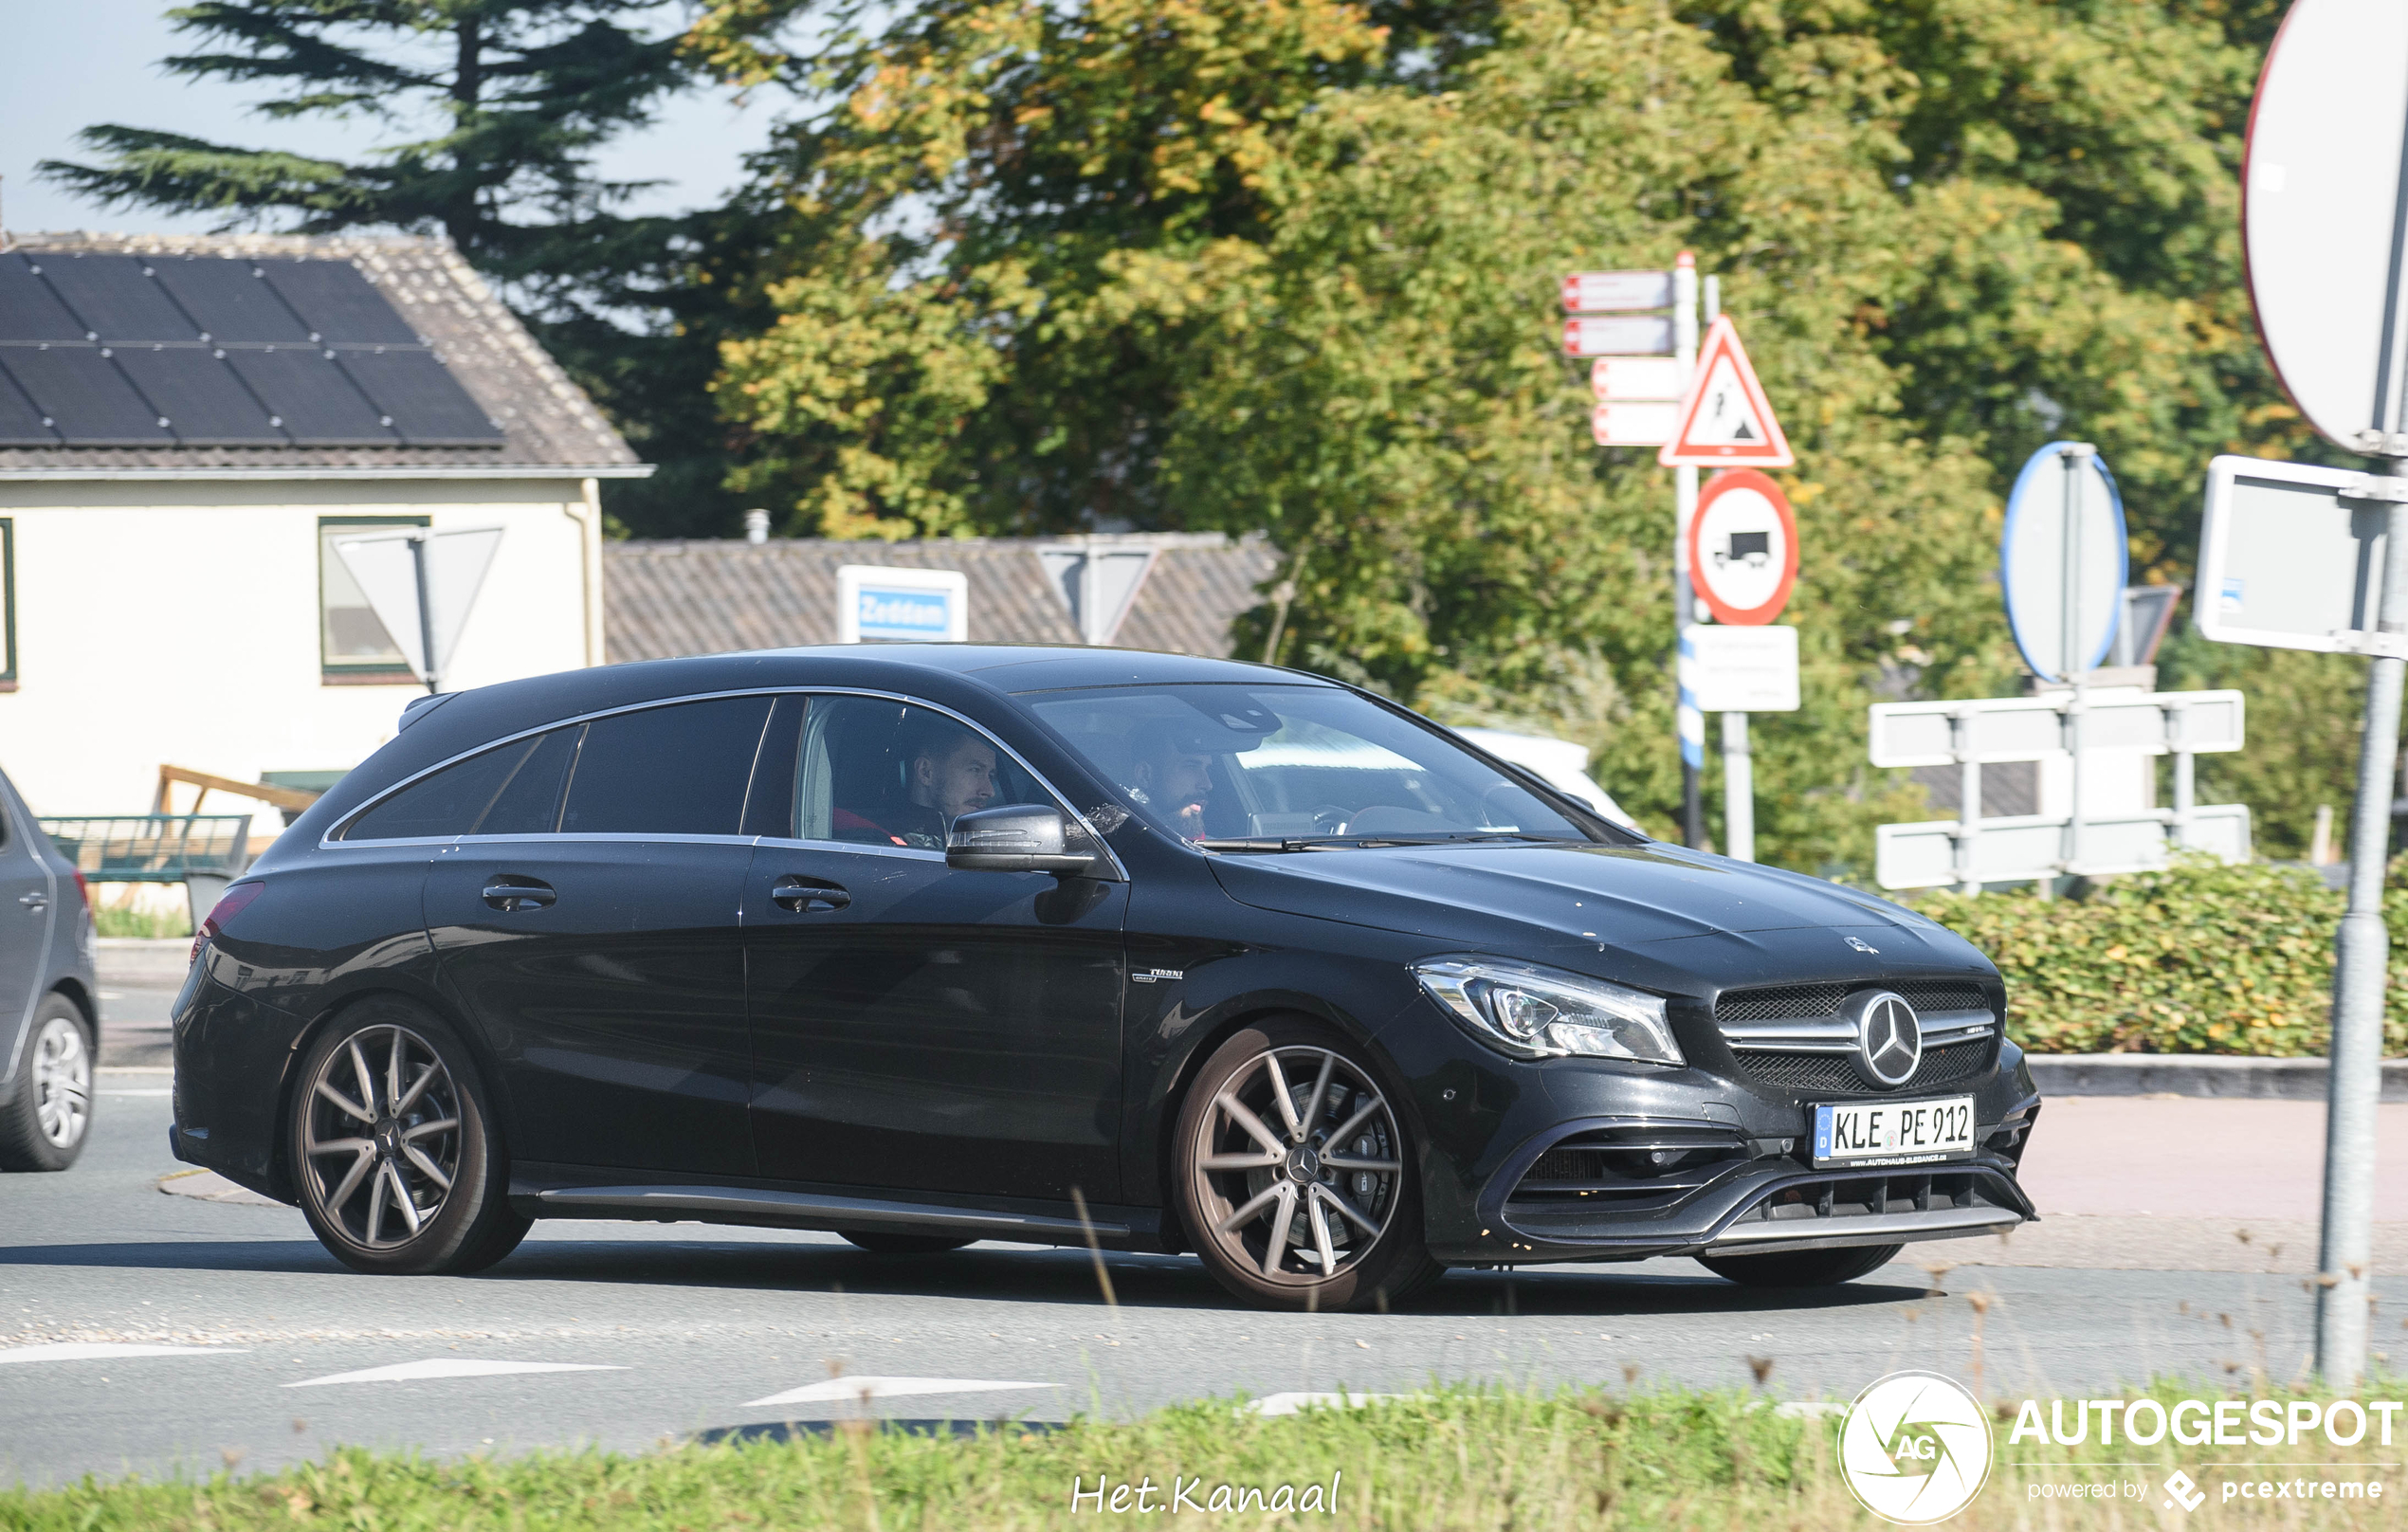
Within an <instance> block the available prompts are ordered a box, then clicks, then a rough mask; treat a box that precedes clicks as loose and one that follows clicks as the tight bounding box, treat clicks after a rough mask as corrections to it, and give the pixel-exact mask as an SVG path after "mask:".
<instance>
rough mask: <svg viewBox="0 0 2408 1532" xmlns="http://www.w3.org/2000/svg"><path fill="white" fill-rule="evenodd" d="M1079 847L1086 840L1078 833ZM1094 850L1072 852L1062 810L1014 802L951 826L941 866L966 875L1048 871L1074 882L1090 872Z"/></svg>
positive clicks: (970, 816) (1047, 805)
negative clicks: (943, 862)
mask: <svg viewBox="0 0 2408 1532" xmlns="http://www.w3.org/2000/svg"><path fill="white" fill-rule="evenodd" d="M1078 838H1079V840H1080V842H1081V843H1083V844H1084V843H1085V841H1086V835H1085V832H1084V831H1082V832H1081V833H1080V835H1079V837H1078ZM1095 863H1096V858H1095V855H1094V853H1093V852H1092V851H1083V850H1078V849H1074V848H1072V846H1071V844H1070V834H1069V830H1068V827H1067V825H1066V824H1065V823H1064V820H1063V817H1062V811H1061V810H1059V809H1056V808H1054V807H1053V806H1052V805H1050V804H1039V803H1013V804H1007V805H1005V806H1003V807H1002V808H999V809H980V810H979V811H977V812H976V813H966V814H963V815H962V816H961V817H960V818H958V819H957V820H955V821H954V822H953V833H952V834H950V835H948V836H946V837H945V866H949V867H955V868H958V869H960V870H962V871H965V872H1050V873H1052V874H1053V875H1054V876H1055V877H1057V878H1075V877H1077V876H1079V875H1080V874H1082V873H1085V872H1087V871H1090V870H1092V869H1093V867H1094V866H1095Z"/></svg>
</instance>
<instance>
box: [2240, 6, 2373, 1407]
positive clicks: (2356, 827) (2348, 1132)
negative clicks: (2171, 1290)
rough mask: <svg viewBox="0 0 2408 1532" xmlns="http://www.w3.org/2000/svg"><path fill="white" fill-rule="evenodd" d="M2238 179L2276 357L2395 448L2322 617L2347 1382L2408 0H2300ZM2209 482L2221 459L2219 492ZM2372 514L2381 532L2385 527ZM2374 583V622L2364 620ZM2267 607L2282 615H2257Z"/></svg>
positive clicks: (2248, 589)
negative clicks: (2341, 685)
mask: <svg viewBox="0 0 2408 1532" xmlns="http://www.w3.org/2000/svg"><path fill="white" fill-rule="evenodd" d="M2241 188H2242V205H2241V234H2242V243H2243V246H2244V253H2245V254H2246V256H2247V258H2248V269H2249V284H2250V301H2251V302H2252V304H2253V306H2254V307H2255V309H2256V312H2257V328H2258V336H2259V337H2260V339H2262V340H2263V341H2264V343H2265V346H2266V355H2267V357H2268V359H2269V360H2270V361H2271V362H2272V363H2273V365H2274V370H2275V372H2276V374H2277V375H2279V376H2280V377H2281V379H2282V382H2283V387H2284V388H2285V389H2286V390H2287V391H2288V392H2289V394H2290V396H2291V400H2292V402H2293V403H2295V404H2297V405H2298V406H2299V409H2300V412H2301V413H2302V414H2304V415H2306V416H2307V417H2308V422H2309V423H2310V424H2311V425H2313V426H2314V427H2315V428H2316V429H2318V430H2319V431H2321V432H2323V433H2324V434H2325V436H2326V437H2327V438H2328V439H2330V440H2331V441H2333V442H2334V443H2336V444H2338V445H2340V446H2342V447H2346V448H2348V449H2349V450H2351V451H2354V452H2362V453H2364V454H2366V455H2367V456H2369V457H2374V458H2379V459H2381V462H2382V472H2381V474H2379V475H2373V476H2368V477H2367V478H2365V479H2362V480H2361V481H2360V482H2358V483H2356V484H2355V485H2353V486H2350V491H2349V492H2348V493H2345V494H2344V495H2343V496H2341V497H2340V498H2341V499H2343V500H2345V501H2349V502H2356V503H2354V504H2352V506H2351V507H2350V510H2351V520H2352V537H2351V540H2352V541H2353V543H2354V544H2355V547H2354V548H2353V550H2352V552H2353V553H2354V554H2355V555H2356V559H2355V561H2354V562H2353V565H2352V567H2351V568H2350V570H2349V572H2348V575H2347V578H2348V579H2349V581H2350V583H2351V589H2352V606H2351V609H2350V610H2349V611H2326V612H2325V613H2324V614H2323V617H2322V619H2321V620H2323V621H2324V622H2326V624H2327V637H2328V638H2332V639H2335V640H2336V642H2335V644H2334V647H2339V644H2338V642H2337V637H2338V635H2339V634H2340V633H2342V632H2344V631H2346V632H2351V633H2355V634H2358V635H2360V637H2359V638H2358V640H2357V641H2356V642H2355V643H2354V645H2353V646H2352V647H2355V648H2356V649H2357V650H2358V651H2359V652H2362V653H2368V654H2371V655H2372V656H2373V659H2372V662H2371V664H2370V665H2369V666H2368V674H2367V677H2366V711H2365V718H2364V727H2363V728H2362V730H2361V731H2360V736H2359V741H2360V742H2359V756H2358V793H2357V798H2356V806H2355V807H2354V809H2353V810H2352V812H2351V815H2350V821H2349V839H2350V868H2349V911H2348V913H2347V914H2346V915H2344V917H2343V918H2342V923H2341V934H2340V937H2339V939H2337V941H2336V942H2335V962H2334V973H2333V1010H2332V1015H2333V1041H2332V1069H2331V1072H2330V1075H2329V1076H2328V1080H2329V1085H2328V1089H2329V1091H2330V1098H2329V1102H2330V1104H2329V1107H2328V1109H2327V1111H2326V1116H2325V1206H2324V1229H2323V1236H2322V1240H2321V1242H2320V1247H2319V1250H2318V1258H2317V1264H2318V1268H2319V1270H2318V1276H2317V1293H2316V1367H2317V1371H2318V1372H2319V1373H2321V1374H2322V1375H2323V1376H2324V1379H2325V1381H2326V1384H2327V1385H2328V1386H2330V1387H2333V1388H2338V1389H2347V1388H2351V1387H2354V1386H2355V1385H2356V1384H2357V1382H2358V1380H2359V1377H2360V1375H2361V1373H2362V1371H2363V1369H2364V1367H2365V1359H2366V1333H2367V1324H2368V1320H2367V1306H2368V1304H2369V1303H2370V1302H2371V1301H2372V1298H2373V1292H2372V1288H2371V1286H2370V1283H2369V1276H2370V1273H2369V1270H2368V1266H2369V1262H2370V1260H2371V1258H2372V1253H2373V1239H2374V1177H2375V1103H2376V1099H2377V1096H2378V1094H2379V1091H2380V1088H2381V1084H2380V1072H2379V1071H2380V1068H2381V1054H2382V1012H2383V983H2384V972H2385V968H2386V966H2387V964H2388V961H2389V957H2388V953H2389V946H2390V935H2389V933H2388V932H2387V931H2386V930H2385V929H2384V927H2383V918H2382V879H2383V864H2384V861H2385V853H2386V851H2387V849H2388V844H2389V839H2390V825H2391V812H2390V809H2391V780H2392V768H2393V765H2394V763H2395V759H2396V757H2397V754H2398V750H2399V695H2400V685H2401V680H2402V672H2403V670H2408V658H2403V654H2408V287H2404V286H2403V283H2402V274H2403V266H2408V7H2403V6H2401V5H2400V4H2399V0H2298V3H2297V4H2295V5H2293V6H2292V7H2291V9H2290V12H2289V14H2288V15H2287V16H2285V17H2284V18H2283V27H2282V30H2281V31H2280V32H2278V33H2277V34H2276V35H2275V38H2274V43H2273V46H2272V47H2271V49H2269V50H2268V53H2267V57H2266V68H2265V72H2264V73H2263V74H2261V75H2260V76H2259V77H2258V82H2257V96H2256V99H2255V100H2253V102H2252V103H2251V106H2250V122H2249V145H2248V150H2247V153H2246V155H2245V156H2244V158H2243V161H2242V172H2241ZM2270 478H2271V476H2270ZM2215 487H2216V485H2215V480H2214V476H2213V475H2212V474H2211V479H2210V491H2211V506H2213V504H2214V499H2213V496H2214V490H2215ZM2279 493H2280V492H2279V491H2269V490H2267V489H2265V488H2263V487H2262V486H2261V485H2257V484H2252V485H2246V486H2245V485H2243V484H2242V483H2240V481H2239V476H2237V475H2236V476H2235V480H2234V482H2233V483H2231V484H2230V486H2229V487H2228V490H2227V508H2228V509H2229V510H2231V511H2232V512H2233V513H2234V520H2235V522H2236V523H2237V522H2238V521H2239V520H2241V519H2242V517H2243V516H2244V515H2245V514H2246V512H2245V502H2250V501H2252V500H2255V499H2259V498H2261V497H2265V496H2268V495H2275V496H2279ZM2361 515H2363V517H2364V519H2365V523H2364V528H2363V530H2361V529H2360V526H2361V524H2360V522H2359V520H2358V519H2359V517H2360V516H2361ZM2377 521H2380V522H2381V523H2382V536H2381V539H2380V542H2381V546H2380V548H2378V547H2377V546H2376V543H2377V541H2378V539H2377V538H2375V537H2374V536H2373V535H2372V526H2373V523H2375V522H2377ZM2336 524H2337V517H2326V518H2325V519H2323V530H2324V534H2325V536H2324V541H2325V543H2326V548H2327V551H2328V553H2329V552H2338V549H2337V548H2336V547H2334V543H2335V541H2336V538H2334V537H2333V533H2334V531H2335V528H2336ZM2378 554H2380V556H2381V563H2380V565H2378V564H2377V563H2376V562H2375V558H2376V556H2377V555H2378ZM2202 563H2204V555H2203V556H2202ZM2378 568H2380V570H2381V575H2380V576H2378V575H2375V573H2374V571H2375V570H2377V569H2378ZM2326 577H2327V578H2328V579H2329V578H2330V577H2331V574H2330V572H2329V571H2328V572H2327V576H2326ZM2262 579H2263V576H2262V575H2260V574H2259V573H2258V572H2257V571H2254V570H2251V569H2246V568H2241V567H2238V566H2235V565H2234V564H2232V563H2231V562H2230V549H2229V547H2228V551H2227V556H2226V561H2225V563H2224V564H2223V567H2222V571H2221V573H2219V575H2217V583H2215V584H2209V583H2206V582H2202V587H2201V590H2202V594H2201V597H2200V601H2199V607H2198V610H2199V612H2200V616H2201V622H2202V626H2205V624H2206V623H2207V622H2208V621H2209V620H2210V619H2209V613H2211V612H2213V613H2214V614H2215V616H2214V619H2213V620H2214V621H2215V622H2216V625H2217V626H2218V627H2226V622H2225V619H2226V618H2227V617H2228V616H2229V617H2230V618H2232V619H2233V621H2232V623H2231V625H2230V626H2229V627H2227V628H2226V630H2227V631H2228V632H2229V633H2231V634H2233V635H2234V636H2235V639H2236V640H2237V641H2239V642H2253V643H2264V642H2268V640H2266V639H2264V638H2255V639H2248V638H2238V634H2240V633H2244V632H2249V631H2252V630H2254V631H2257V632H2261V633H2263V632H2269V631H2280V630H2282V629H2283V628H2284V626H2285V625H2287V624H2289V623H2291V622H2293V621H2294V620H2295V618H2296V617H2297V616H2298V615H2299V614H2300V611H2301V610H2302V609H2303V608H2304V607H2305V604H2306V603H2305V602H2304V600H2302V599H2300V594H2299V593H2296V592H2294V593H2286V594H2285V595H2284V596H2283V598H2282V599H2281V600H2280V601H2275V602H2272V603H2271V605H2270V604H2269V593H2267V592H2266V591H2265V590H2264V589H2263V587H2262V584H2261V581H2262ZM2234 580H2238V581H2239V582H2241V588H2240V590H2239V591H2238V593H2236V594H2235V596H2234V604H2233V606H2232V607H2231V608H2230V609H2228V608H2227V607H2226V606H2225V601H2226V598H2227V592H2226V590H2225V589H2224V588H2223V587H2224V585H2225V583H2226V582H2230V581H2234ZM2361 586H2363V588H2364V589H2363V592H2362V591H2361ZM2253 587H2258V588H2257V589H2253ZM2375 592H2380V595H2379V596H2376V595H2372V593H2375ZM2367 598H2371V599H2372V604H2373V614H2374V616H2375V623H2374V627H2373V629H2372V631H2371V632H2368V631H2367V629H2365V628H2364V626H2363V619H2364V617H2365V615H2366V611H2365V610H2364V602H2365V599H2367ZM2269 612H2271V614H2272V615H2271V621H2270V619H2269V617H2268V615H2267V614H2268V613H2269ZM2260 622H2268V623H2269V626H2266V627H2253V625H2255V624H2258V623H2260ZM2211 636H2213V635H2211ZM2299 647H2309V646H2304V645H2303V646H2299Z"/></svg>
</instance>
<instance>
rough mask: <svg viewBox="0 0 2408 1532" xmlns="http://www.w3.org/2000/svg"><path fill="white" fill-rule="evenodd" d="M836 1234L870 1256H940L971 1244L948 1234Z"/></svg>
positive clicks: (854, 1231) (870, 1231)
mask: <svg viewBox="0 0 2408 1532" xmlns="http://www.w3.org/2000/svg"><path fill="white" fill-rule="evenodd" d="M836 1232H837V1233H839V1234H842V1235H843V1236H844V1237H845V1238H847V1239H848V1240H850V1241H851V1242H852V1243H853V1244H855V1245H857V1246H859V1247H860V1248H861V1249H865V1250H867V1251H868V1252H869V1253H870V1254H872V1255H942V1254H944V1253H945V1252H946V1251H947V1250H958V1249H961V1248H962V1247H963V1246H964V1245H968V1244H971V1243H973V1241H971V1240H969V1239H967V1238H964V1239H956V1238H954V1237H953V1236H952V1235H950V1234H888V1233H884V1232H882V1231H878V1230H875V1229H839V1230H838V1231H836Z"/></svg>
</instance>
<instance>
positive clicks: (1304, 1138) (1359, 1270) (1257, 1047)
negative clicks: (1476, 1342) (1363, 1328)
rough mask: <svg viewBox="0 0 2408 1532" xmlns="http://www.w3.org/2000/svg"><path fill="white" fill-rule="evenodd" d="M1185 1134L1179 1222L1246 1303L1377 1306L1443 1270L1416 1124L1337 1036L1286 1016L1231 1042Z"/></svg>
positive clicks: (1209, 1075) (1208, 1071) (1210, 1065)
mask: <svg viewBox="0 0 2408 1532" xmlns="http://www.w3.org/2000/svg"><path fill="white" fill-rule="evenodd" d="M1176 1134H1177V1137H1176V1140H1175V1155H1176V1167H1175V1174H1176V1175H1177V1197H1178V1204H1179V1213H1180V1215H1181V1217H1182V1218H1184V1219H1185V1221H1186V1224H1187V1228H1188V1231H1189V1234H1190V1236H1191V1238H1192V1239H1193V1240H1194V1241H1195V1249H1196V1254H1197V1255H1198V1256H1199V1257H1201V1258H1202V1260H1203V1262H1204V1266H1205V1268H1206V1269H1207V1270H1209V1271H1211V1272H1212V1273H1213V1277H1214V1278H1215V1279H1217V1280H1218V1281H1219V1282H1220V1284H1221V1286H1225V1287H1227V1288H1228V1289H1229V1290H1230V1291H1231V1292H1233V1293H1235V1294H1237V1295H1238V1296H1239V1297H1241V1298H1244V1299H1246V1300H1248V1301H1249V1302H1251V1303H1254V1304H1260V1305H1262V1306H1264V1307H1267V1308H1300V1309H1302V1308H1309V1309H1323V1310H1327V1309H1347V1308H1367V1307H1370V1306H1372V1305H1373V1304H1379V1303H1393V1302H1395V1301H1396V1300H1397V1299H1399V1298H1402V1297H1404V1296H1405V1295H1406V1294H1407V1293H1409V1292H1411V1291H1412V1290H1413V1289H1414V1288H1416V1287H1418V1286H1421V1285H1422V1284H1423V1283H1425V1282H1427V1281H1429V1280H1430V1279H1431V1278H1432V1277H1434V1276H1436V1275H1437V1274H1438V1272H1439V1270H1440V1268H1439V1267H1438V1266H1437V1264H1436V1263H1435V1262H1433V1261H1432V1260H1431V1258H1430V1252H1429V1250H1428V1249H1427V1248H1426V1247H1425V1246H1424V1245H1423V1244H1422V1234H1421V1199H1420V1195H1419V1192H1418V1189H1417V1188H1416V1185H1415V1182H1414V1155H1413V1146H1412V1143H1411V1142H1410V1140H1408V1139H1407V1137H1406V1134H1405V1128H1404V1122H1403V1120H1402V1119H1401V1118H1400V1117H1399V1116H1398V1115H1397V1113H1396V1109H1395V1108H1394V1107H1393V1106H1392V1105H1391V1104H1390V1103H1389V1101H1388V1097H1387V1094H1386V1092H1385V1090H1384V1088H1383V1087H1382V1086H1381V1085H1380V1083H1379V1080H1378V1077H1377V1075H1376V1074H1375V1073H1374V1071H1373V1069H1372V1067H1371V1066H1370V1065H1369V1064H1368V1063H1367V1062H1366V1061H1365V1060H1364V1058H1363V1056H1362V1054H1361V1051H1360V1050H1359V1049H1357V1048H1356V1047H1355V1046H1354V1045H1353V1044H1351V1043H1348V1042H1347V1041H1346V1040H1345V1039H1343V1038H1341V1037H1340V1036H1339V1035H1338V1034H1337V1033H1336V1032H1334V1031H1332V1030H1329V1029H1328V1028H1325V1027H1323V1026H1320V1025H1318V1024H1316V1023H1312V1022H1308V1021H1305V1020H1304V1019H1302V1018H1278V1019H1273V1020H1268V1021H1264V1022H1260V1023H1257V1024H1256V1025H1253V1026H1250V1027H1248V1028H1246V1029H1245V1030H1241V1031H1239V1032H1237V1033H1236V1034H1235V1035H1233V1036H1231V1038H1230V1039H1229V1040H1228V1041H1227V1042H1225V1043H1223V1044H1222V1045H1221V1046H1220V1047H1219V1048H1218V1049H1214V1050H1213V1056H1212V1057H1211V1058H1210V1059H1207V1060H1206V1061H1205V1063H1204V1067H1203V1068H1202V1070H1201V1071H1199V1072H1198V1073H1197V1075H1196V1077H1195V1084H1194V1085H1192V1086H1191V1087H1190V1088H1189V1090H1188V1095H1187V1101H1186V1103H1185V1104H1184V1105H1183V1106H1182V1107H1181V1109H1180V1112H1179V1120H1178V1125H1177V1129H1176Z"/></svg>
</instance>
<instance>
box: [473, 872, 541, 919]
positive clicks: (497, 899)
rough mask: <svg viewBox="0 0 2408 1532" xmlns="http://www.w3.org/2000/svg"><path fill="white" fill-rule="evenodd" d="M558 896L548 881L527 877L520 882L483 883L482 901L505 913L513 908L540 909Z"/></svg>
mask: <svg viewBox="0 0 2408 1532" xmlns="http://www.w3.org/2000/svg"><path fill="white" fill-rule="evenodd" d="M559 897H560V896H559V895H558V894H556V893H554V892H553V891H552V885H550V884H548V883H538V882H537V881H536V880H534V879H533V878H529V879H526V880H524V881H523V882H520V883H489V884H487V885H485V891H484V902H485V903H488V904H490V905H492V906H493V907H494V908H495V909H498V910H500V911H502V913H503V914H505V915H507V914H509V913H510V912H511V911H513V910H522V909H541V908H543V907H544V906H545V905H546V904H549V903H553V902H554V901H556V900H557V899H558V898H559Z"/></svg>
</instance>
